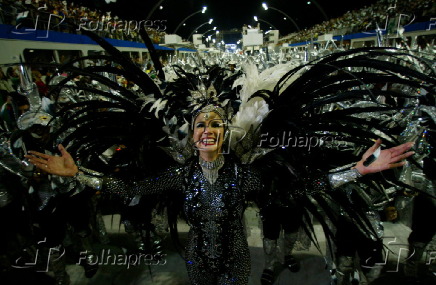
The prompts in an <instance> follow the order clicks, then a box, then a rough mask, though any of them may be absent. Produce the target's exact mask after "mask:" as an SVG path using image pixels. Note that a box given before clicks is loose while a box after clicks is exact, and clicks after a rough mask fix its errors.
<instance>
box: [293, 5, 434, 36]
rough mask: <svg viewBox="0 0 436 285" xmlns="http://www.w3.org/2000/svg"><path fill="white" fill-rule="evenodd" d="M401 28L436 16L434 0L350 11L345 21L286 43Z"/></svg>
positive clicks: (319, 26)
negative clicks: (400, 26)
mask: <svg viewBox="0 0 436 285" xmlns="http://www.w3.org/2000/svg"><path fill="white" fill-rule="evenodd" d="M400 14H401V15H402V16H401V23H400V25H406V24H408V23H410V22H412V21H413V22H419V21H430V20H431V17H432V16H433V17H434V16H436V2H435V1H434V0H379V1H378V2H377V3H375V4H373V5H370V6H365V7H363V8H361V9H356V10H353V11H348V12H346V13H345V14H344V15H342V16H341V17H338V18H335V19H330V20H328V21H324V22H322V23H320V24H317V25H315V26H313V27H311V28H307V29H304V30H301V31H299V32H297V33H296V34H294V35H291V36H290V37H287V39H286V41H289V40H290V42H291V43H295V42H303V41H307V40H310V39H315V38H317V37H318V36H319V35H323V34H328V33H331V34H333V35H345V34H351V33H358V32H363V31H370V30H375V29H376V28H377V25H378V26H379V27H380V28H387V27H389V26H390V25H394V26H396V25H398V22H397V21H398V19H399V18H400Z"/></svg>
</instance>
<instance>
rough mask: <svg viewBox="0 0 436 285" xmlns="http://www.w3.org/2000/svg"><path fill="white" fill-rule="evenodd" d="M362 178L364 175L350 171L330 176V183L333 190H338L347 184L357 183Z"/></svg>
mask: <svg viewBox="0 0 436 285" xmlns="http://www.w3.org/2000/svg"><path fill="white" fill-rule="evenodd" d="M360 177H362V174H360V173H359V171H357V169H355V168H354V169H350V170H346V171H342V172H338V173H332V174H329V181H330V185H331V187H332V188H337V187H339V186H341V185H344V184H345V183H348V182H351V181H356V180H357V179H358V178H360Z"/></svg>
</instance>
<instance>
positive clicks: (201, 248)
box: [103, 161, 261, 285]
mask: <svg viewBox="0 0 436 285" xmlns="http://www.w3.org/2000/svg"><path fill="white" fill-rule="evenodd" d="M129 188H130V189H129ZM103 189H104V192H106V193H110V194H117V195H120V196H123V197H125V198H126V197H128V196H130V197H133V196H135V195H141V194H148V193H162V192H164V191H183V197H184V213H185V216H186V218H187V221H188V223H189V225H190V231H189V234H188V243H187V246H186V257H185V259H186V264H187V269H188V274H189V277H190V279H191V282H192V284H207V285H210V284H247V283H248V277H249V273H250V256H249V250H248V244H247V239H246V236H245V233H244V227H243V224H242V217H243V212H244V210H245V201H246V195H247V193H248V192H252V191H257V190H260V189H261V180H260V177H259V175H258V174H257V173H256V172H255V171H253V170H252V169H251V167H249V166H240V165H238V164H236V163H235V162H232V161H226V162H225V163H224V165H223V167H222V168H221V169H220V170H219V176H218V178H217V180H216V181H215V182H214V183H213V184H211V183H210V182H209V181H208V180H207V179H206V177H205V176H204V174H203V171H202V169H201V167H200V165H199V163H198V162H192V163H190V164H188V165H186V166H172V167H169V168H168V169H167V170H166V171H165V172H164V173H163V175H160V176H158V177H153V178H149V179H146V180H144V181H140V182H135V183H133V185H127V184H126V182H125V181H122V180H119V179H116V178H111V177H107V178H105V179H104V182H103Z"/></svg>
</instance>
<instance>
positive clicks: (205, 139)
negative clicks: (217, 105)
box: [193, 112, 224, 158]
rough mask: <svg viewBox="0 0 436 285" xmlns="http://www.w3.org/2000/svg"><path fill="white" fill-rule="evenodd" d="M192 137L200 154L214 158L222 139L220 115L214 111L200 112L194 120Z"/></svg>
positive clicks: (219, 148) (222, 128)
mask: <svg viewBox="0 0 436 285" xmlns="http://www.w3.org/2000/svg"><path fill="white" fill-rule="evenodd" d="M193 139H194V145H195V147H196V148H197V149H198V150H199V151H200V155H202V154H207V155H208V156H210V155H212V156H214V157H215V158H216V157H217V156H218V154H219V153H220V152H221V147H222V145H223V141H224V122H223V119H222V118H221V117H220V115H218V114H217V113H215V112H205V113H200V114H199V115H198V116H197V118H195V121H194V129H193Z"/></svg>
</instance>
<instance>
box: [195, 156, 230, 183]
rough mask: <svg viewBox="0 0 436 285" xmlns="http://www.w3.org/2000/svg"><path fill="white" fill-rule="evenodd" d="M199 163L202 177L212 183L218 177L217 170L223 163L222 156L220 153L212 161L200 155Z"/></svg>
mask: <svg viewBox="0 0 436 285" xmlns="http://www.w3.org/2000/svg"><path fill="white" fill-rule="evenodd" d="M199 163H200V166H201V169H202V170H203V175H204V177H206V179H207V181H209V183H210V184H214V183H215V182H216V180H217V179H218V171H219V170H220V169H221V167H223V165H224V156H223V155H220V156H218V158H217V159H215V160H214V161H205V160H203V159H202V158H201V157H200V158H199Z"/></svg>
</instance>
